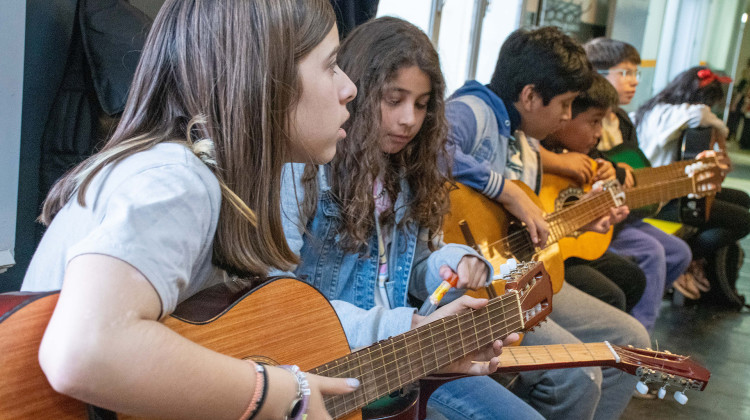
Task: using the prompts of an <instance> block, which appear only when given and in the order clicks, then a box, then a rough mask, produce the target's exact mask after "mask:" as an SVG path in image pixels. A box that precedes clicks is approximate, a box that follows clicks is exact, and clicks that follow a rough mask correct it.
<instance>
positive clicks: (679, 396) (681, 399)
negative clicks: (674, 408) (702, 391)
mask: <svg viewBox="0 0 750 420" xmlns="http://www.w3.org/2000/svg"><path fill="white" fill-rule="evenodd" d="M674 399H675V401H677V402H678V403H680V404H682V405H685V403H687V401H688V397H687V396H686V395H685V393H684V392H682V391H675V393H674Z"/></svg>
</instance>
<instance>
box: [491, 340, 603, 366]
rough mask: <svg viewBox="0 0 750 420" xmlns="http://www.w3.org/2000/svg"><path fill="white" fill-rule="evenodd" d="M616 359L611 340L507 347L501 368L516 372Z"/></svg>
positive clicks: (502, 357) (596, 364)
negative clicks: (605, 341) (609, 341)
mask: <svg viewBox="0 0 750 420" xmlns="http://www.w3.org/2000/svg"><path fill="white" fill-rule="evenodd" d="M615 360H616V358H615V353H614V350H613V349H612V347H611V346H609V345H607V343H576V344H554V345H549V346H519V347H505V348H503V354H502V355H501V356H500V366H499V367H498V370H501V371H510V372H515V371H518V370H535V369H545V368H547V369H548V368H555V367H563V366H572V365H575V366H583V365H591V366H598V365H601V364H603V363H605V362H612V361H615Z"/></svg>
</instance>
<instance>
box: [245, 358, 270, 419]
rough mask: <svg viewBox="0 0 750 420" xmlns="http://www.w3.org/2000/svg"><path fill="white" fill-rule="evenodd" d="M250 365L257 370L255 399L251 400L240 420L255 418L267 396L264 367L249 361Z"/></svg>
mask: <svg viewBox="0 0 750 420" xmlns="http://www.w3.org/2000/svg"><path fill="white" fill-rule="evenodd" d="M247 362H248V363H250V364H252V365H253V366H254V368H255V390H254V391H253V397H252V398H251V399H250V403H249V404H248V406H247V409H246V410H245V412H244V413H242V416H240V420H248V419H251V418H253V417H255V414H256V413H257V411H258V408H260V405H261V404H262V400H265V396H266V370H265V368H263V365H261V364H258V363H255V362H253V361H252V360H248V361H247Z"/></svg>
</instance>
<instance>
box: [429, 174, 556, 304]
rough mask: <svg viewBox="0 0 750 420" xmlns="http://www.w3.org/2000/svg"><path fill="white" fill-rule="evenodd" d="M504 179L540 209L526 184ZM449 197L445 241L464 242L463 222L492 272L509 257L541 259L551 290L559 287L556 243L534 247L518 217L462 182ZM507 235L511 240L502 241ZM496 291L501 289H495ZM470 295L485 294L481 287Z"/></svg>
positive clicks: (444, 225)
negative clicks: (487, 261) (549, 280)
mask: <svg viewBox="0 0 750 420" xmlns="http://www.w3.org/2000/svg"><path fill="white" fill-rule="evenodd" d="M508 182H513V183H514V184H516V185H518V186H519V187H520V188H521V189H522V190H523V191H524V192H525V193H526V194H527V195H528V196H529V198H531V200H532V201H533V202H534V203H535V204H536V205H537V206H539V208H542V209H543V207H542V203H541V201H539V198H538V197H537V196H536V194H534V191H532V190H531V188H529V187H528V186H527V185H526V184H524V183H523V182H521V181H508ZM450 199H451V209H450V212H449V213H448V214H447V215H446V216H445V218H444V219H443V239H444V240H445V242H447V243H458V244H468V241H467V239H466V237H465V235H464V234H463V232H462V230H461V227H460V226H461V224H462V223H465V224H466V225H467V226H468V228H469V229H470V231H471V233H472V235H473V237H474V241H475V242H476V245H477V246H478V247H479V248H480V250H481V253H482V255H483V256H484V257H485V258H487V259H488V260H489V261H490V263H491V264H492V266H493V267H494V268H495V271H496V272H498V273H499V269H498V267H499V266H500V265H501V264H503V263H505V262H506V261H508V260H509V259H510V258H515V259H517V260H518V261H532V260H533V261H541V262H543V263H544V268H545V270H546V271H547V273H548V274H549V276H550V279H551V280H552V290H553V292H554V293H557V292H558V291H559V290H560V288H561V287H562V284H563V281H564V278H565V266H564V264H563V263H564V258H563V257H562V255H561V254H560V252H559V248H558V244H557V243H554V244H552V245H550V246H547V247H546V248H544V249H542V250H539V249H538V248H535V247H534V246H533V244H532V242H531V238H530V237H529V235H528V231H527V230H526V228H525V227H524V226H523V225H522V224H521V223H520V222H519V221H518V219H516V218H515V217H513V215H511V214H510V213H508V212H507V211H506V210H505V209H504V208H503V206H501V205H500V204H498V203H496V202H494V201H492V200H490V199H488V198H486V197H485V196H483V195H482V194H480V193H478V192H476V191H475V190H473V189H472V188H470V187H467V186H465V185H463V184H457V185H456V189H454V190H452V191H451V193H450ZM507 238H512V239H510V240H504V239H507ZM468 245H473V244H468ZM497 288H499V286H498V287H496V289H497ZM498 293H499V294H502V293H503V292H502V290H499V291H498ZM470 294H472V295H474V296H478V297H487V295H486V293H485V292H484V291H483V290H479V291H477V292H474V293H470Z"/></svg>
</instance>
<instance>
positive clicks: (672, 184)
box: [626, 174, 696, 209]
mask: <svg viewBox="0 0 750 420" xmlns="http://www.w3.org/2000/svg"><path fill="white" fill-rule="evenodd" d="M695 189H696V188H695V180H694V179H693V178H688V177H686V176H684V174H683V175H682V177H681V178H678V179H671V180H668V181H663V182H659V183H654V184H650V185H646V186H643V187H634V188H630V189H628V190H627V191H626V203H627V205H628V207H630V208H633V209H637V208H639V207H643V206H647V205H649V204H653V203H659V202H666V201H669V200H671V199H673V198H678V197H683V196H686V195H688V194H690V193H694V192H696V191H695Z"/></svg>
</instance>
